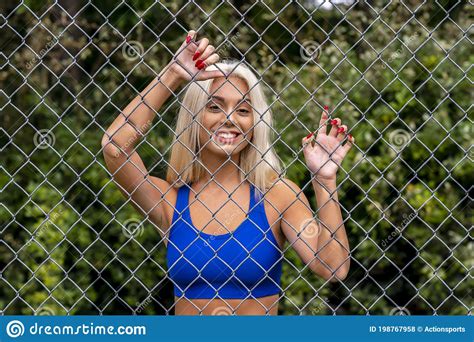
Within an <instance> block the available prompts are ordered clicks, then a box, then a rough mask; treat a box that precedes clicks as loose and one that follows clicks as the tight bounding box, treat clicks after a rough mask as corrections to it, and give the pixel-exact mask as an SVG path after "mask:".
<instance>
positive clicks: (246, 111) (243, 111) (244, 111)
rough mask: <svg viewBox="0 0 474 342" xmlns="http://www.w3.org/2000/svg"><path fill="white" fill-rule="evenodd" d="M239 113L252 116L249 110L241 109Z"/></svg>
mask: <svg viewBox="0 0 474 342" xmlns="http://www.w3.org/2000/svg"><path fill="white" fill-rule="evenodd" d="M239 112H240V113H242V114H243V115H248V114H250V111H248V110H247V109H243V108H242V109H239Z"/></svg>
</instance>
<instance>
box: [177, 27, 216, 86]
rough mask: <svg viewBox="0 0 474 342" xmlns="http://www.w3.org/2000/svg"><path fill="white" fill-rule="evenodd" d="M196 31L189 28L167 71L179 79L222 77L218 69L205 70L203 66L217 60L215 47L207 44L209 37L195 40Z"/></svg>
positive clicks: (201, 79)
mask: <svg viewBox="0 0 474 342" xmlns="http://www.w3.org/2000/svg"><path fill="white" fill-rule="evenodd" d="M196 35H197V34H196V31H194V30H191V31H189V32H188V35H187V37H186V39H185V41H184V42H183V44H181V46H180V47H179V49H178V51H177V52H176V54H175V55H174V56H173V59H172V60H171V62H170V63H169V64H168V67H169V71H170V72H172V73H173V74H174V75H175V76H176V77H178V78H179V79H180V81H191V80H192V79H193V78H194V80H196V81H204V80H208V79H210V78H216V77H223V76H225V74H224V73H223V72H222V71H220V70H214V71H206V70H205V68H206V67H208V66H209V65H211V64H214V63H217V62H218V61H219V55H218V54H217V53H215V52H214V51H215V48H214V46H212V45H209V39H207V38H201V39H200V40H198V41H196Z"/></svg>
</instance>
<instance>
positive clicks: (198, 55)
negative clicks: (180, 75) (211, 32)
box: [193, 45, 216, 64]
mask: <svg viewBox="0 0 474 342" xmlns="http://www.w3.org/2000/svg"><path fill="white" fill-rule="evenodd" d="M215 50H216V48H215V47H214V46H212V45H208V46H207V47H206V49H205V50H204V52H202V53H201V52H199V51H196V53H195V54H194V56H193V61H196V64H198V61H199V60H201V61H205V60H206V59H207V58H208V57H209V56H210V55H212V54H213V53H214V51H215Z"/></svg>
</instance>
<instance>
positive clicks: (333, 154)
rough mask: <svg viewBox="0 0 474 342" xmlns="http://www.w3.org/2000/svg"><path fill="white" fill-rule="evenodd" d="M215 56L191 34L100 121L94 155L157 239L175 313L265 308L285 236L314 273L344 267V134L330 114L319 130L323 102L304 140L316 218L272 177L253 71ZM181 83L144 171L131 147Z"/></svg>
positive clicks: (264, 108) (273, 291)
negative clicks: (159, 167)
mask: <svg viewBox="0 0 474 342" xmlns="http://www.w3.org/2000/svg"><path fill="white" fill-rule="evenodd" d="M218 61H219V56H218V54H217V53H215V49H214V47H213V46H212V45H210V44H209V40H208V39H207V38H202V39H200V40H197V34H196V32H195V31H189V33H188V36H187V37H186V39H185V40H184V42H183V44H182V45H181V47H180V49H179V50H178V52H177V53H176V54H175V56H174V57H173V59H172V60H171V62H170V63H169V64H168V65H167V66H166V68H165V69H164V70H163V71H162V72H161V73H160V75H159V76H158V77H157V78H156V79H154V80H153V81H152V82H151V83H150V84H149V85H148V86H147V87H146V88H145V90H143V91H142V93H141V94H140V95H139V96H137V97H136V98H135V99H134V100H133V101H132V102H131V103H130V104H129V105H128V106H127V107H126V108H125V109H124V110H123V112H122V113H120V115H119V116H118V117H117V118H116V119H115V121H114V122H113V123H112V124H111V126H110V127H109V128H108V129H107V132H106V134H104V137H103V139H102V147H103V149H104V157H105V161H106V164H107V167H108V169H109V170H110V172H111V173H112V174H113V178H114V181H115V182H116V183H117V184H118V185H119V188H120V189H121V191H122V193H123V194H124V195H125V196H126V197H127V198H131V200H132V203H133V205H134V207H135V208H136V209H137V210H139V211H140V212H141V213H142V214H144V215H146V216H147V217H148V218H149V219H150V221H151V222H153V223H154V224H155V225H156V226H157V227H158V230H159V232H160V234H161V236H162V237H163V238H164V241H165V245H166V247H167V266H168V272H169V277H170V279H171V280H172V281H173V283H174V294H175V314H176V315H190V314H200V313H202V314H206V315H209V314H212V315H214V314H231V313H234V314H238V315H242V314H247V315H248V314H250V315H261V314H272V315H275V314H277V312H278V300H279V297H280V295H281V294H282V293H281V287H280V285H281V283H280V276H281V264H282V260H283V249H284V248H283V247H284V244H285V241H288V242H289V244H290V246H291V247H292V248H294V249H295V250H296V252H297V254H298V255H299V257H300V258H301V259H302V261H303V262H304V263H305V265H307V267H309V268H310V269H311V270H312V271H313V272H314V273H316V274H318V275H319V276H321V277H323V278H324V279H327V280H330V281H338V280H342V279H344V278H345V277H346V275H347V273H348V271H349V262H350V261H349V260H350V257H349V245H348V241H347V236H346V233H345V229H344V225H343V220H342V216H341V210H340V207H339V205H338V198H337V193H336V171H337V169H338V167H339V165H340V164H341V162H342V160H343V158H344V157H345V155H346V154H347V152H348V151H349V149H350V147H351V146H352V143H353V142H354V139H353V138H352V137H351V136H350V135H348V134H346V132H347V127H346V126H345V125H342V124H341V120H340V119H333V120H331V121H330V122H331V124H332V128H331V129H330V132H329V133H328V134H327V133H326V124H327V122H328V120H329V118H328V108H327V107H325V109H324V111H323V113H322V116H321V120H320V122H319V128H318V129H317V131H316V132H314V134H313V133H310V134H309V135H308V136H306V137H305V138H303V139H302V144H303V153H304V156H305V159H306V163H307V166H308V168H309V170H310V171H311V172H312V175H313V178H312V184H313V187H314V191H315V193H316V199H317V204H318V210H319V221H320V223H319V224H318V222H317V221H316V220H315V219H314V213H313V211H312V209H311V207H310V205H309V202H308V200H307V198H306V197H305V195H304V194H303V192H302V191H301V189H300V188H299V187H298V186H297V185H296V184H295V183H294V182H292V181H291V180H289V179H287V178H283V177H281V174H282V169H281V166H280V162H279V159H278V157H277V155H276V154H275V151H274V150H273V148H272V143H271V141H270V133H271V130H272V115H271V112H270V110H269V107H268V105H267V103H266V100H265V96H264V94H263V92H262V89H261V86H260V84H259V82H258V80H257V78H256V77H255V75H254V74H253V73H252V72H251V71H250V69H248V68H247V67H245V66H243V65H242V64H241V63H217V62H218ZM185 83H189V84H188V85H189V87H188V89H187V91H186V93H185V95H184V98H183V102H182V105H181V109H180V111H179V115H178V119H177V124H176V130H175V137H174V141H173V145H172V152H171V158H170V161H169V163H168V165H169V167H168V172H167V176H166V180H164V179H160V178H157V177H151V176H149V174H148V171H147V169H146V167H145V165H144V164H143V162H142V160H141V158H140V156H139V155H138V154H137V152H135V151H134V148H135V146H136V144H137V142H138V141H139V140H140V137H141V136H143V135H145V134H146V133H147V131H148V129H149V128H150V127H151V126H152V121H153V119H154V116H155V112H156V111H158V110H159V109H160V108H161V106H162V105H163V103H164V102H165V101H166V100H167V99H168V98H169V96H170V95H171V94H172V93H174V92H175V91H176V90H177V89H178V88H179V87H180V86H181V85H183V84H185ZM191 193H192V194H191ZM190 194H191V196H190Z"/></svg>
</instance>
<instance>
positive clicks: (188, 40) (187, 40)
mask: <svg viewBox="0 0 474 342" xmlns="http://www.w3.org/2000/svg"><path fill="white" fill-rule="evenodd" d="M190 41H191V36H187V37H186V43H187V44H189V42H190Z"/></svg>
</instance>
